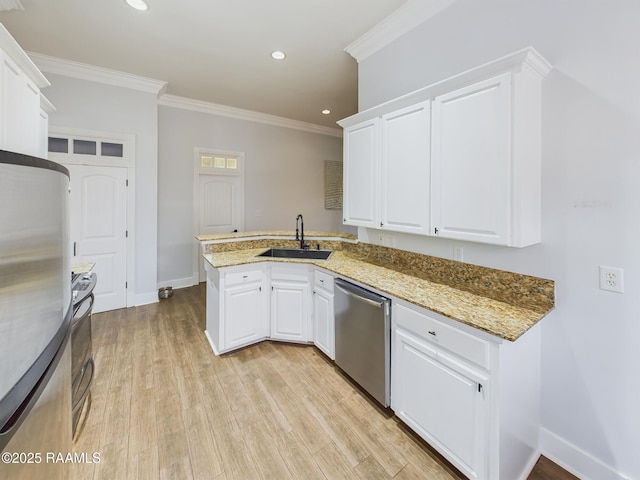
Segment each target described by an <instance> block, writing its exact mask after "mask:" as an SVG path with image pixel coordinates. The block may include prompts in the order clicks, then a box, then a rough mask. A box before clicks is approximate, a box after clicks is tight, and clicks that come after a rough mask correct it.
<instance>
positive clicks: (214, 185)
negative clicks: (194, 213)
mask: <svg viewBox="0 0 640 480" xmlns="http://www.w3.org/2000/svg"><path fill="white" fill-rule="evenodd" d="M198 182H199V183H198V191H199V199H200V201H199V212H200V213H199V221H198V233H199V234H201V235H206V234H215V233H230V232H237V231H240V230H242V228H243V225H242V208H243V198H244V192H243V189H242V177H241V176H240V175H210V174H200V176H199V179H198ZM198 263H199V265H200V281H201V282H202V281H204V279H205V278H206V276H205V272H204V264H203V263H202V261H199V262H198Z"/></svg>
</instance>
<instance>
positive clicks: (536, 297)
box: [344, 243, 555, 313]
mask: <svg viewBox="0 0 640 480" xmlns="http://www.w3.org/2000/svg"><path fill="white" fill-rule="evenodd" d="M344 248H345V249H348V250H349V252H350V253H351V254H353V255H358V256H361V257H362V258H363V260H366V261H368V262H370V263H373V264H375V265H379V266H381V267H385V268H389V269H392V270H396V271H399V272H402V273H407V274H409V275H413V276H416V277H418V278H422V279H424V280H429V281H431V282H435V283H440V284H442V285H447V286H450V287H453V288H457V289H459V290H464V291H466V292H469V293H473V294H475V295H480V296H482V297H488V298H492V299H493V300H498V301H500V302H505V303H508V304H510V305H515V306H519V307H524V308H529V309H531V310H533V311H535V312H541V313H544V312H548V311H549V310H550V309H552V308H553V307H554V305H555V283H554V282H553V280H547V279H545V278H538V277H532V276H530V275H523V274H520V273H513V272H507V271H504V270H496V269H494V268H488V267H481V266H478V265H472V264H469V263H462V262H456V261H454V260H447V259H444V258H438V257H431V256H429V255H423V254H419V253H413V252H407V251H404V250H397V249H395V248H389V247H383V246H379V245H372V244H370V243H358V244H356V245H352V244H345V247H344Z"/></svg>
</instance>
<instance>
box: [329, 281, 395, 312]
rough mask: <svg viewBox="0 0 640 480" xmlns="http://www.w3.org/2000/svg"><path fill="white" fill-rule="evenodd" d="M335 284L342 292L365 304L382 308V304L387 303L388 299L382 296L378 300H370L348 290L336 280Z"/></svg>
mask: <svg viewBox="0 0 640 480" xmlns="http://www.w3.org/2000/svg"><path fill="white" fill-rule="evenodd" d="M335 286H336V288H337V289H338V290H340V291H341V292H343V293H344V294H346V295H349V296H350V297H353V298H355V299H356V300H358V301H360V302H364V303H367V304H369V305H372V306H374V307H377V308H382V306H383V305H385V304H387V303H388V302H389V300H388V299H386V298H383V297H381V298H380V300H371V299H370V298H366V297H363V296H361V295H358V294H357V293H355V292H353V291H351V290H348V289H346V288H344V287H343V286H341V285H340V284H339V283H338V282H336V284H335Z"/></svg>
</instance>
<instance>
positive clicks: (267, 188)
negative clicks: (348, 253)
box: [158, 106, 344, 286]
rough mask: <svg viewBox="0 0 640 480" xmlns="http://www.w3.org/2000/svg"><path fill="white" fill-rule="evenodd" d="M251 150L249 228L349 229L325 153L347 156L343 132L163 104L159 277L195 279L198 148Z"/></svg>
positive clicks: (175, 281) (173, 281)
mask: <svg viewBox="0 0 640 480" xmlns="http://www.w3.org/2000/svg"><path fill="white" fill-rule="evenodd" d="M195 147H200V148H211V149H220V150H230V151H236V152H244V153H245V230H247V231H249V230H294V229H295V223H296V222H295V219H296V215H297V214H298V213H302V214H303V215H304V220H305V229H306V230H307V231H310V230H323V231H327V230H331V231H336V230H344V227H343V226H342V211H341V210H340V211H336V210H325V209H324V161H325V160H342V138H338V137H332V136H327V135H320V134H316V133H308V132H304V131H300V130H295V129H291V128H284V127H277V126H272V125H266V124H262V123H256V122H250V121H246V120H238V119H233V118H227V117H222V116H217V115H211V114H207V113H200V112H194V111H189V110H183V109H179V108H174V107H168V106H160V107H159V154H158V162H159V163H158V284H159V285H173V286H183V285H188V284H190V281H191V278H192V275H193V272H192V263H193V256H194V253H193V248H194V244H195V239H194V226H193V162H194V161H193V158H194V148H195Z"/></svg>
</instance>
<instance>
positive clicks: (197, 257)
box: [191, 147, 245, 285]
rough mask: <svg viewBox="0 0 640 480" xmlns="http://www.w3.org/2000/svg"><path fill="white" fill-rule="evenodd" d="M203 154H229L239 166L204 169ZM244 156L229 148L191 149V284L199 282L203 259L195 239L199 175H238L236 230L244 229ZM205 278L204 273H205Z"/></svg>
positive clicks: (197, 218)
mask: <svg viewBox="0 0 640 480" xmlns="http://www.w3.org/2000/svg"><path fill="white" fill-rule="evenodd" d="M205 154H211V155H219V156H229V157H237V158H238V162H239V164H240V165H239V167H240V168H238V169H237V170H235V171H226V172H216V171H213V169H211V170H209V169H204V168H203V167H202V166H201V165H200V157H201V156H202V155H205ZM244 163H245V157H244V152H234V151H230V150H217V149H215V148H204V147H195V148H194V149H193V236H194V241H195V243H194V255H193V263H192V266H193V269H192V272H193V278H192V280H191V281H192V285H198V284H199V283H200V279H201V277H200V272H201V270H200V265H201V262H202V261H203V258H202V255H201V252H200V250H201V246H200V242H198V241H197V240H195V237H196V236H198V235H199V234H200V233H201V232H200V231H199V228H200V177H201V176H203V175H207V176H214V177H229V176H234V177H240V189H241V192H240V205H239V206H238V209H239V216H240V218H239V219H238V221H239V224H240V225H239V226H238V231H240V232H242V231H244V195H245V186H244V181H245V174H244V172H245V169H244ZM205 280H206V274H205Z"/></svg>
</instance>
